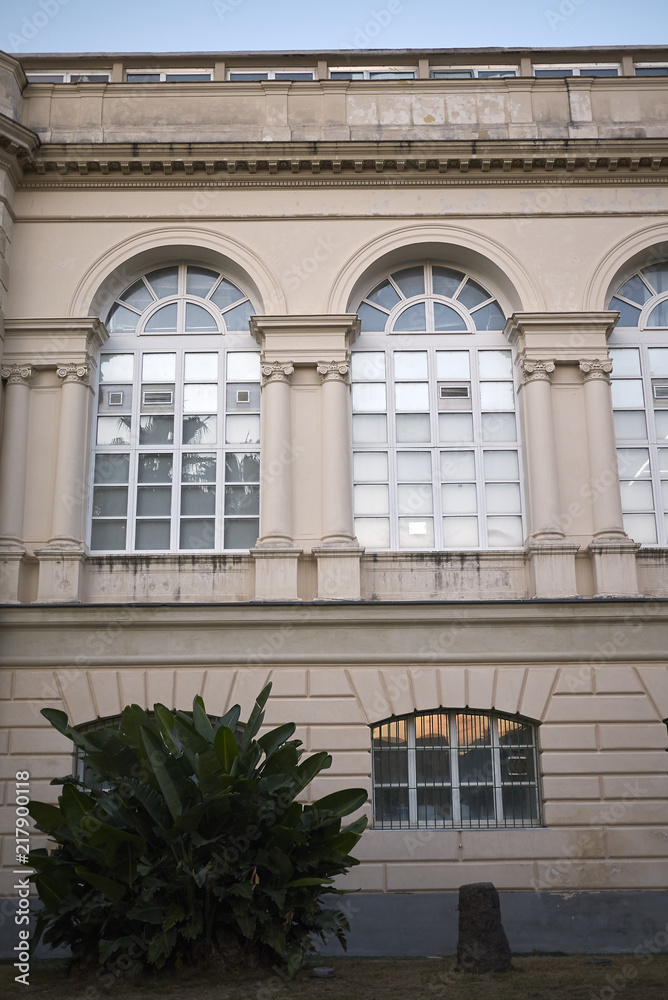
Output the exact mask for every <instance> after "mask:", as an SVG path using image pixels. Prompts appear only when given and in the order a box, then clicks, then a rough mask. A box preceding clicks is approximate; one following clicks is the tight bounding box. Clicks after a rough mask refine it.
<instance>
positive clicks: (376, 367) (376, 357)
mask: <svg viewBox="0 0 668 1000" xmlns="http://www.w3.org/2000/svg"><path fill="white" fill-rule="evenodd" d="M351 372H352V379H353V382H384V381H385V353H384V352H383V351H356V352H355V353H354V354H353V355H352V357H351Z"/></svg>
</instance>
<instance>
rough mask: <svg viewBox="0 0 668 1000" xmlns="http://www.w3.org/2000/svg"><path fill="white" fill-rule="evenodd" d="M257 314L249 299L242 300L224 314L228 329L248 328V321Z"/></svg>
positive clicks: (243, 329) (245, 329)
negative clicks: (238, 304)
mask: <svg viewBox="0 0 668 1000" xmlns="http://www.w3.org/2000/svg"><path fill="white" fill-rule="evenodd" d="M254 315H255V310H254V309H253V306H252V305H251V303H250V302H248V300H247V301H246V302H242V303H241V305H240V306H233V308H232V309H229V310H228V311H227V312H226V313H224V314H223V319H224V320H225V326H226V327H227V329H228V330H242V331H247V330H248V321H249V319H250V318H251V316H254Z"/></svg>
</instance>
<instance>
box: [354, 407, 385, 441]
mask: <svg viewBox="0 0 668 1000" xmlns="http://www.w3.org/2000/svg"><path fill="white" fill-rule="evenodd" d="M353 441H354V442H355V444H377V443H380V442H382V441H387V417H386V416H385V414H384V413H378V414H376V413H370V414H360V415H355V416H353Z"/></svg>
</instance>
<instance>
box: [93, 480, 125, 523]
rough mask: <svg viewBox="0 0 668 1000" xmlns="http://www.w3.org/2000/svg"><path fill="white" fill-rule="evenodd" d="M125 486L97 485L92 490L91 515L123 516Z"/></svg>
mask: <svg viewBox="0 0 668 1000" xmlns="http://www.w3.org/2000/svg"><path fill="white" fill-rule="evenodd" d="M127 511H128V488H127V486H97V487H96V488H95V489H94V490H93V517H125V515H126V514H127Z"/></svg>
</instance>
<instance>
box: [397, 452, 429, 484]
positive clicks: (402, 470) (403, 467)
mask: <svg viewBox="0 0 668 1000" xmlns="http://www.w3.org/2000/svg"><path fill="white" fill-rule="evenodd" d="M397 478H398V479H399V480H403V481H404V482H405V481H407V480H408V481H409V482H410V481H411V480H416V481H420V480H422V481H423V482H424V481H427V482H431V455H430V454H429V452H428V451H400V452H397Z"/></svg>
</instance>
